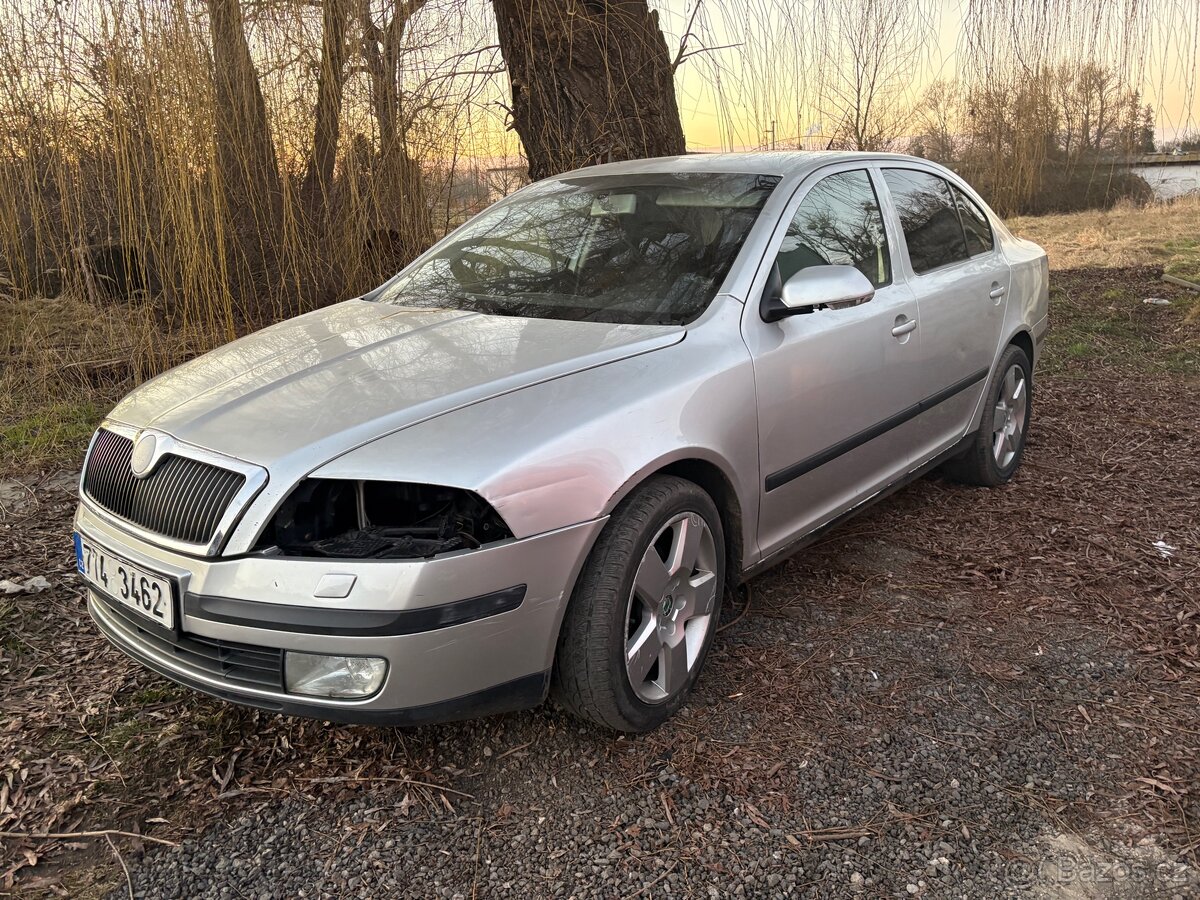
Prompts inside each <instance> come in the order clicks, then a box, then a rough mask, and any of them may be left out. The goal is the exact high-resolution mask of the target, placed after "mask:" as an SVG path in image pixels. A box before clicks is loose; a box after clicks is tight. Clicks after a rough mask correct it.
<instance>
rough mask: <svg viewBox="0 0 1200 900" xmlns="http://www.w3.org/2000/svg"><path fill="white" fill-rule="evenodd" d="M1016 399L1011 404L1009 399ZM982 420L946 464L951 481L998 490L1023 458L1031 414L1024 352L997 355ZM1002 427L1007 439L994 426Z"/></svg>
mask: <svg viewBox="0 0 1200 900" xmlns="http://www.w3.org/2000/svg"><path fill="white" fill-rule="evenodd" d="M1014 390H1016V391H1017V392H1018V394H1019V396H1018V397H1017V398H1016V402H1014V398H1013V396H1011V395H1012V394H1013V393H1014ZM984 398H985V404H986V405H985V407H984V410H983V417H982V420H981V421H980V423H979V427H978V428H977V429H976V431H975V434H974V435H973V436H972V438H971V442H970V445H969V446H968V447H967V449H966V451H965V452H963V453H962V455H960V456H957V457H955V458H954V459H952V460H950V461H949V462H948V463H946V466H945V471H946V474H947V475H949V476H950V477H951V478H953V479H954V480H955V481H959V482H962V483H963V484H971V485H977V486H979V487H998V486H999V485H1002V484H1004V483H1006V482H1007V481H1008V480H1009V479H1011V478H1012V477H1013V475H1015V474H1016V471H1017V469H1018V468H1020V466H1021V459H1022V458H1023V457H1024V456H1025V439H1026V437H1027V436H1028V435H1029V424H1030V419H1031V418H1032V416H1031V413H1032V410H1033V366H1032V364H1031V363H1030V361H1029V357H1028V356H1026V355H1025V351H1024V350H1022V349H1021V348H1020V347H1018V346H1016V345H1015V344H1010V345H1009V346H1008V347H1007V348H1005V350H1004V353H1002V354H1001V355H1000V364H999V365H998V366H996V370H995V372H993V373H992V377H991V380H990V381H989V382H988V386H987V393H985V394H984ZM1001 423H1003V429H1004V432H1005V434H1007V438H1005V439H1003V440H1002V439H1001V430H1000V429H998V428H997V425H999V424H1001Z"/></svg>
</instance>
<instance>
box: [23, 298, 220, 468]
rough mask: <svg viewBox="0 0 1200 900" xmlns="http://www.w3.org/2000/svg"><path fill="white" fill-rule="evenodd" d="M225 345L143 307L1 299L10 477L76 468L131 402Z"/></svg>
mask: <svg viewBox="0 0 1200 900" xmlns="http://www.w3.org/2000/svg"><path fill="white" fill-rule="evenodd" d="M225 339H226V336H222V335H218V334H215V333H210V332H206V331H204V330H202V329H200V328H198V327H196V326H190V327H185V326H183V325H174V326H172V325H170V324H168V323H166V322H165V321H164V320H163V319H162V317H161V316H159V315H157V314H156V313H155V311H154V309H153V308H152V307H151V306H149V305H148V304H144V303H142V302H140V301H138V302H135V303H132V304H129V305H123V304H122V305H111V306H103V307H97V306H94V305H92V304H90V303H88V302H86V301H84V300H82V299H80V298H78V297H75V296H72V295H70V294H67V295H64V296H63V297H60V298H58V299H55V300H28V299H25V300H18V299H13V298H9V297H6V296H5V295H4V294H3V293H0V472H3V471H5V470H19V471H28V470H34V469H37V468H40V467H43V466H55V465H64V464H68V463H71V462H74V461H75V460H77V459H78V458H79V455H80V454H81V453H82V451H83V448H84V447H85V446H86V444H87V439H88V438H89V437H90V436H91V433H92V431H93V430H94V429H95V427H96V424H97V422H98V421H99V419H100V416H102V415H103V414H104V413H105V412H107V411H108V410H109V409H110V408H111V407H112V406H113V405H114V404H115V403H116V402H117V400H119V399H120V398H121V397H122V396H123V395H125V394H126V393H128V392H129V391H130V390H132V389H133V388H134V387H135V386H136V385H138V384H140V383H141V382H143V381H145V380H146V379H148V378H151V377H153V376H154V375H156V374H157V373H159V372H161V371H163V370H164V369H167V368H170V367H171V366H174V365H177V364H179V363H181V362H183V361H184V360H186V359H188V358H190V357H192V356H195V355H196V354H198V353H203V352H204V351H206V350H209V349H211V348H212V347H215V346H217V345H218V344H220V343H223V342H224V340H225Z"/></svg>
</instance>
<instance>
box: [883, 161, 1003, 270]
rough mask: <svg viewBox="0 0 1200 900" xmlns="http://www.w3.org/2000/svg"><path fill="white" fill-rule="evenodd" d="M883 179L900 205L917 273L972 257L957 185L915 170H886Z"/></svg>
mask: <svg viewBox="0 0 1200 900" xmlns="http://www.w3.org/2000/svg"><path fill="white" fill-rule="evenodd" d="M883 180H884V181H885V182H886V183H887V186H888V190H889V191H891V194H892V201H893V202H894V203H895V204H896V212H897V213H898V214H899V216H900V226H901V227H902V228H903V229H904V241H905V243H907V244H908V257H909V259H910V260H911V261H912V267H913V271H914V272H916V273H917V274H918V275H920V274H921V273H923V272H930V271H932V270H933V269H936V268H939V267H940V266H946V265H949V264H950V263H955V262H960V261H962V260H964V259H968V258H969V257H970V256H971V253H970V251H969V250H968V249H967V239H966V235H965V234H964V232H963V225H962V220H961V219H959V215H958V208H957V202H956V200H955V197H954V191H953V188H951V187H950V184H949V183H948V182H947V181H946V180H945V179H942V178H938V177H937V176H936V175H930V174H928V173H926V172H917V171H915V170H913V169H884V170H883ZM989 234H990V231H989Z"/></svg>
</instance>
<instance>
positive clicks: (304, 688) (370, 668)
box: [284, 650, 387, 699]
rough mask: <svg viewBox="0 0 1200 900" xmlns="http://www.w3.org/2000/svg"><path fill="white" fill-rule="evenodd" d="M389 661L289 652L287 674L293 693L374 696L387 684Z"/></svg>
mask: <svg viewBox="0 0 1200 900" xmlns="http://www.w3.org/2000/svg"><path fill="white" fill-rule="evenodd" d="M385 672H387V660H383V659H378V658H377V657H374V656H325V655H323V654H319V653H295V652H293V651H291V650H288V651H287V655H286V656H285V658H284V673H285V675H286V681H287V689H288V693H290V694H307V695H308V696H310V697H340V698H343V699H344V698H349V697H358V698H362V697H370V696H371V695H372V694H374V693H375V692H376V691H377V690H379V686H380V685H381V684H383V676H384V673H385Z"/></svg>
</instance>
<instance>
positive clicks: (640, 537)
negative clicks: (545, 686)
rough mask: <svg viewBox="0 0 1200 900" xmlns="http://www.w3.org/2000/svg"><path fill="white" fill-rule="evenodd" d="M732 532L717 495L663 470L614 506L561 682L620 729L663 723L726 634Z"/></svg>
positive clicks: (591, 562)
mask: <svg viewBox="0 0 1200 900" xmlns="http://www.w3.org/2000/svg"><path fill="white" fill-rule="evenodd" d="M724 579H725V540H724V534H723V532H722V530H721V519H720V516H719V515H718V513H717V509H716V506H715V505H714V504H713V502H712V499H711V498H710V497H709V496H708V494H706V493H705V492H704V491H703V490H701V489H700V488H699V487H698V486H696V485H695V484H693V483H692V482H690V481H685V480H684V479H682V478H676V477H673V476H659V477H656V478H654V479H652V480H651V481H648V482H647V483H646V484H644V485H642V486H641V487H640V488H638V489H637V490H636V491H635V492H634V493H633V494H631V495H630V496H629V497H628V498H626V499H625V500H624V501H623V502H622V503H621V504H620V505H619V506H618V507H617V508H616V510H615V511H614V512H613V514H612V517H611V518H610V519H609V522H608V524H607V525H605V527H604V531H603V532H602V533H601V535H600V538H599V539H598V540H597V542H596V546H595V547H593V548H592V552H591V554H590V555H589V556H588V560H587V562H586V563H585V564H584V569H583V571H582V572H581V573H580V576H579V581H578V583H577V584H576V587H575V592H574V594H573V596H572V598H571V603H570V606H569V607H568V608H567V612H566V616H565V618H564V620H563V627H562V632H561V634H560V636H559V644H558V653H557V656H556V659H555V663H554V676H553V680H552V687H551V690H552V692H553V695H554V698H555V700H556V701H557V702H558V703H559V704H560V705H562V706H563V707H565V708H566V709H567V710H569V711H570V712H572V713H574V714H575V715H578V716H580V717H582V718H586V719H590V720H591V721H593V722H596V723H598V724H600V725H605V726H607V727H609V728H613V729H616V730H617V731H625V732H644V731H650V730H652V729H654V728H657V727H658V726H659V725H661V724H662V723H663V722H664V721H666V719H667V718H668V717H669V716H670V715H671V714H672V713H674V712H675V711H676V710H677V709H678V708H679V707H680V706H681V705H682V704H683V702H684V700H685V699H686V698H687V696H688V694H689V693H690V692H691V689H692V686H693V685H694V684H695V683H696V679H697V677H698V676H699V674H700V669H701V667H702V666H703V664H704V660H705V657H706V656H707V655H708V649H709V647H710V646H711V644H712V638H713V634H714V633H715V632H716V623H717V617H718V615H719V613H720V608H721V592H722V588H723V585H724Z"/></svg>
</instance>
